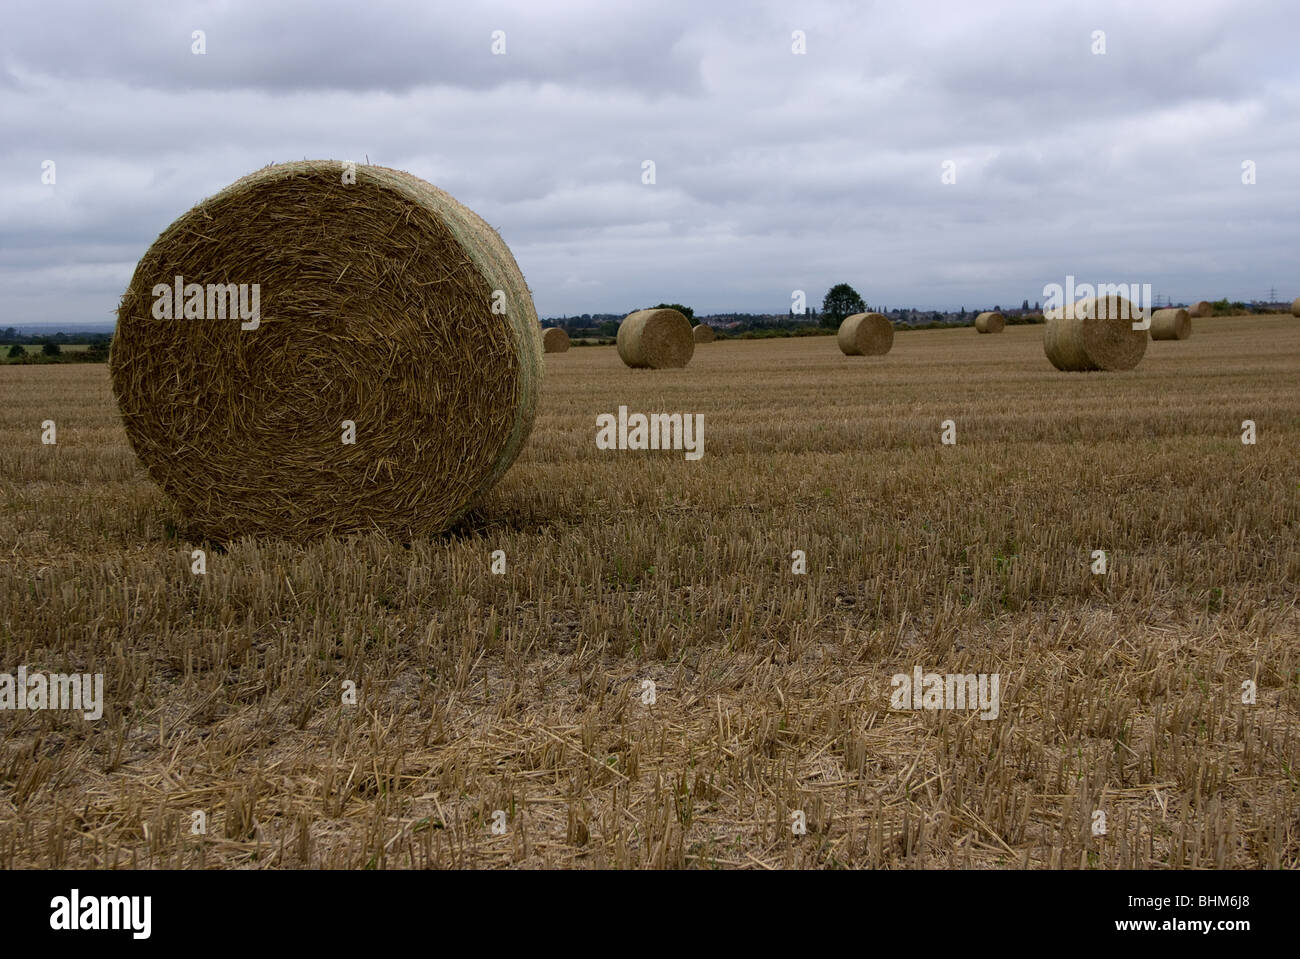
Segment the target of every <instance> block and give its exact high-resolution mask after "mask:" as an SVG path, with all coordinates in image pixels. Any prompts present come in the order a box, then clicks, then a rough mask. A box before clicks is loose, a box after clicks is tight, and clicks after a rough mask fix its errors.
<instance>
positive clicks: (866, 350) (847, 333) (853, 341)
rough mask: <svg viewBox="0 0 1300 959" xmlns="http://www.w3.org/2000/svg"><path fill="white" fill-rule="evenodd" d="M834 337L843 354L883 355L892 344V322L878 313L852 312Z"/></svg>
mask: <svg viewBox="0 0 1300 959" xmlns="http://www.w3.org/2000/svg"><path fill="white" fill-rule="evenodd" d="M835 338H836V341H837V342H838V343H839V345H840V351H841V352H842V353H843V354H844V355H845V356H883V355H884V354H886V353H888V352H889V350H890V348H891V347H893V345H894V324H892V323H890V322H889V317H887V316H884V315H883V314H880V313H854V314H853V315H852V316H848V317H845V318H844V322H843V323H841V324H840V330H839V333H838V334H837V335H836V337H835Z"/></svg>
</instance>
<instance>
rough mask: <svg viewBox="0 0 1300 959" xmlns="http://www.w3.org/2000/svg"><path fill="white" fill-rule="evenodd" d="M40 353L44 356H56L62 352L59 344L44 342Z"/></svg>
mask: <svg viewBox="0 0 1300 959" xmlns="http://www.w3.org/2000/svg"><path fill="white" fill-rule="evenodd" d="M41 352H42V353H44V354H45V355H46V356H58V355H59V354H60V353H62V352H63V350H62V349H60V348H59V344H58V343H55V342H54V341H53V340H46V341H45V345H43V346H42V347H41Z"/></svg>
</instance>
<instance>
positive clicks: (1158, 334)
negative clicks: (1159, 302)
mask: <svg viewBox="0 0 1300 959" xmlns="http://www.w3.org/2000/svg"><path fill="white" fill-rule="evenodd" d="M1191 335H1192V320H1191V317H1190V316H1188V313H1187V311H1186V310H1182V309H1177V308H1170V309H1167V310H1156V311H1155V312H1154V313H1152V314H1151V339H1153V340H1185V339H1187V338H1188V337H1189V336H1191Z"/></svg>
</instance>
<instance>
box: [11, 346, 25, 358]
mask: <svg viewBox="0 0 1300 959" xmlns="http://www.w3.org/2000/svg"><path fill="white" fill-rule="evenodd" d="M26 355H27V351H26V350H24V349H23V348H22V347H21V346H19V345H18V344H17V343H15V344H14V345H13V346H11V347H9V359H11V360H15V359H17V358H18V357H20V356H26Z"/></svg>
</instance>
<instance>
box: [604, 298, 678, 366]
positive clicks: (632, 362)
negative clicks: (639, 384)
mask: <svg viewBox="0 0 1300 959" xmlns="http://www.w3.org/2000/svg"><path fill="white" fill-rule="evenodd" d="M617 343H618V355H619V356H620V357H621V358H622V360H623V362H624V363H626V364H627V365H628V366H631V367H633V368H635V369H651V370H663V369H675V368H680V367H683V366H685V365H686V364H687V363H689V362H690V361H691V357H692V356H693V355H694V354H695V335H694V334H693V333H692V332H691V321H690V320H688V319H686V317H685V316H683V315H682V314H681V313H679V312H677V311H676V310H668V309H659V310H637V311H636V312H635V313H629V314H628V315H627V317H625V318H624V320H623V322H622V323H620V324H619V327H618V339H617Z"/></svg>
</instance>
